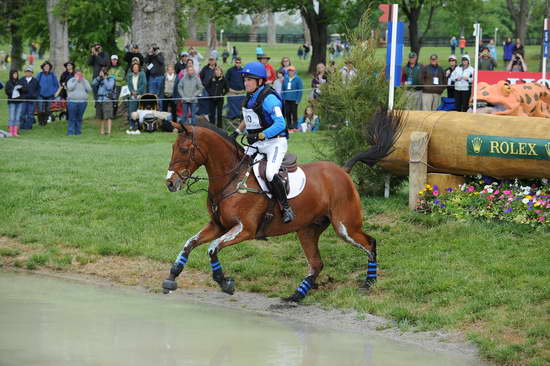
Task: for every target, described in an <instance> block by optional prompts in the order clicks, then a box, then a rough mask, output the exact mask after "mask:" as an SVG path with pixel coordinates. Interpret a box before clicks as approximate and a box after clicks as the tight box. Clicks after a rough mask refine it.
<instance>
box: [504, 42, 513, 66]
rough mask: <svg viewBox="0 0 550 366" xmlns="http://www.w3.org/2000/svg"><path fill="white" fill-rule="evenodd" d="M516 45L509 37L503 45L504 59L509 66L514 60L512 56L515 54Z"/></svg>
mask: <svg viewBox="0 0 550 366" xmlns="http://www.w3.org/2000/svg"><path fill="white" fill-rule="evenodd" d="M514 46H515V45H514V43H513V42H512V38H510V37H508V38H506V41H505V42H504V43H503V44H502V48H503V51H504V52H503V53H502V54H503V59H504V63H505V64H506V65H508V63H509V62H510V60H512V55H513V54H514Z"/></svg>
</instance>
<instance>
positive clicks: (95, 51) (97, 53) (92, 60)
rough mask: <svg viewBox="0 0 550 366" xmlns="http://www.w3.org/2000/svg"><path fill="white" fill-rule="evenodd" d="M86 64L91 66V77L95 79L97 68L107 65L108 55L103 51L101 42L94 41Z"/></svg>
mask: <svg viewBox="0 0 550 366" xmlns="http://www.w3.org/2000/svg"><path fill="white" fill-rule="evenodd" d="M88 65H89V66H91V67H92V78H93V79H95V78H96V77H97V76H98V75H99V70H101V68H102V67H104V66H109V55H108V54H107V53H106V52H105V51H103V47H102V46H101V43H96V44H95V45H94V46H93V47H92V48H91V49H90V57H89V58H88Z"/></svg>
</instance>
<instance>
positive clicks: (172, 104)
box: [160, 65, 178, 121]
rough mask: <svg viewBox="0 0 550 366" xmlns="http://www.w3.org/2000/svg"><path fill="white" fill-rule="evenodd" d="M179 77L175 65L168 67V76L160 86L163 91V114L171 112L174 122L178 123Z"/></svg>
mask: <svg viewBox="0 0 550 366" xmlns="http://www.w3.org/2000/svg"><path fill="white" fill-rule="evenodd" d="M177 80H178V78H177V75H176V71H175V68H174V65H168V67H167V68H166V74H165V75H164V78H163V79H162V83H161V86H160V90H161V97H160V98H161V99H162V102H161V106H162V111H163V112H168V111H170V112H171V113H172V121H177V116H176V100H175V98H176V95H175V94H176V90H177Z"/></svg>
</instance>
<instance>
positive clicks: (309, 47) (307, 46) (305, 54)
mask: <svg viewBox="0 0 550 366" xmlns="http://www.w3.org/2000/svg"><path fill="white" fill-rule="evenodd" d="M310 51H311V46H310V45H309V44H307V43H304V60H307V57H308V56H309V52H310Z"/></svg>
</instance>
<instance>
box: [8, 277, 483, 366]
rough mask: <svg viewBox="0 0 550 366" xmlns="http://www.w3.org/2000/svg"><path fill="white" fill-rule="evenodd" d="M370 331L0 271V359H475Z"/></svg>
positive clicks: (43, 364) (21, 362)
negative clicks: (401, 341)
mask: <svg viewBox="0 0 550 366" xmlns="http://www.w3.org/2000/svg"><path fill="white" fill-rule="evenodd" d="M478 364H480V363H478V362H475V361H471V360H468V359H466V358H461V357H460V356H457V355H454V354H447V353H435V352H431V351H426V350H424V349H422V348H420V347H416V346H411V345H406V344H401V343H399V342H395V341H391V340H388V339H385V338H383V337H380V336H376V335H373V334H372V333H370V334H369V333H366V334H365V333H352V332H345V331H334V330H329V329H324V328H322V325H321V326H319V327H312V326H311V325H306V324H302V323H299V322H296V321H291V320H285V319H281V318H274V317H269V316H264V315H258V314H253V313H247V312H244V311H242V312H241V311H236V310H229V309H227V308H223V307H217V306H211V305H204V304H196V303H188V302H186V300H185V299H184V298H182V297H181V296H165V295H152V294H144V293H143V292H140V291H137V290H132V289H120V288H112V287H104V286H96V285H90V284H83V283H80V282H74V281H67V280H61V279H57V278H50V277H43V276H37V275H22V274H11V273H2V272H0V365H2V366H8V365H17V366H25V365H33V366H34V365H40V366H47V365H55V366H60V365H71V366H72V365H78V366H83V365H132V366H138V365H148V366H149V365H151V366H153V365H154V366H161V365H167V366H177V365H216V366H221V365H239V366H240V365H281V366H283V365H284V366H289V365H308V366H309V365H311V366H312V365H316V366H317V365H384V366H390V365H423V366H429V365H478Z"/></svg>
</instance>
